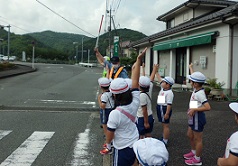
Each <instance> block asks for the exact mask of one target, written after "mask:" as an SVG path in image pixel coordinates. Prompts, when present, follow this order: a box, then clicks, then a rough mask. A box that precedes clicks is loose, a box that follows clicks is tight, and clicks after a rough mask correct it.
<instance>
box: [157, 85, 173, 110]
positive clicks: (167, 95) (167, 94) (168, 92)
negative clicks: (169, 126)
mask: <svg viewBox="0 0 238 166" xmlns="http://www.w3.org/2000/svg"><path fill="white" fill-rule="evenodd" d="M158 96H165V103H164V104H162V103H161V104H159V105H164V106H167V105H172V103H173V99H174V93H173V91H172V89H168V90H164V89H163V88H161V90H160V92H159V95H158Z"/></svg>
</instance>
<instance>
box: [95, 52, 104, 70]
mask: <svg viewBox="0 0 238 166" xmlns="http://www.w3.org/2000/svg"><path fill="white" fill-rule="evenodd" d="M94 51H95V54H96V57H97V60H98V62H99V63H100V64H101V65H103V66H104V57H103V56H102V55H101V53H100V52H99V51H98V48H94Z"/></svg>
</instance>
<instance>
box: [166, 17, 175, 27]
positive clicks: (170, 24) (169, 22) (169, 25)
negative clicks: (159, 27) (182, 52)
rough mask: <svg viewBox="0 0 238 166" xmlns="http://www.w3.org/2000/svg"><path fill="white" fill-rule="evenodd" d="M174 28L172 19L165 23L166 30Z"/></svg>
mask: <svg viewBox="0 0 238 166" xmlns="http://www.w3.org/2000/svg"><path fill="white" fill-rule="evenodd" d="M174 26H175V20H174V18H173V19H171V20H169V21H168V22H167V29H169V28H173V27H174Z"/></svg>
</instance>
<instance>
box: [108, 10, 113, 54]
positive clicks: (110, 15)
mask: <svg viewBox="0 0 238 166" xmlns="http://www.w3.org/2000/svg"><path fill="white" fill-rule="evenodd" d="M109 17H110V18H109V19H110V21H109V29H108V31H109V33H108V34H109V39H108V40H109V57H110V58H111V57H112V50H111V30H112V21H111V18H112V9H111V7H110V11H109Z"/></svg>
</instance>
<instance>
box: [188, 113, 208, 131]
mask: <svg viewBox="0 0 238 166" xmlns="http://www.w3.org/2000/svg"><path fill="white" fill-rule="evenodd" d="M192 121H193V123H192V124H189V127H191V129H192V130H193V131H196V132H203V129H204V126H205V124H206V116H205V113H204V112H196V113H195V115H194V116H193V119H192Z"/></svg>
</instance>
